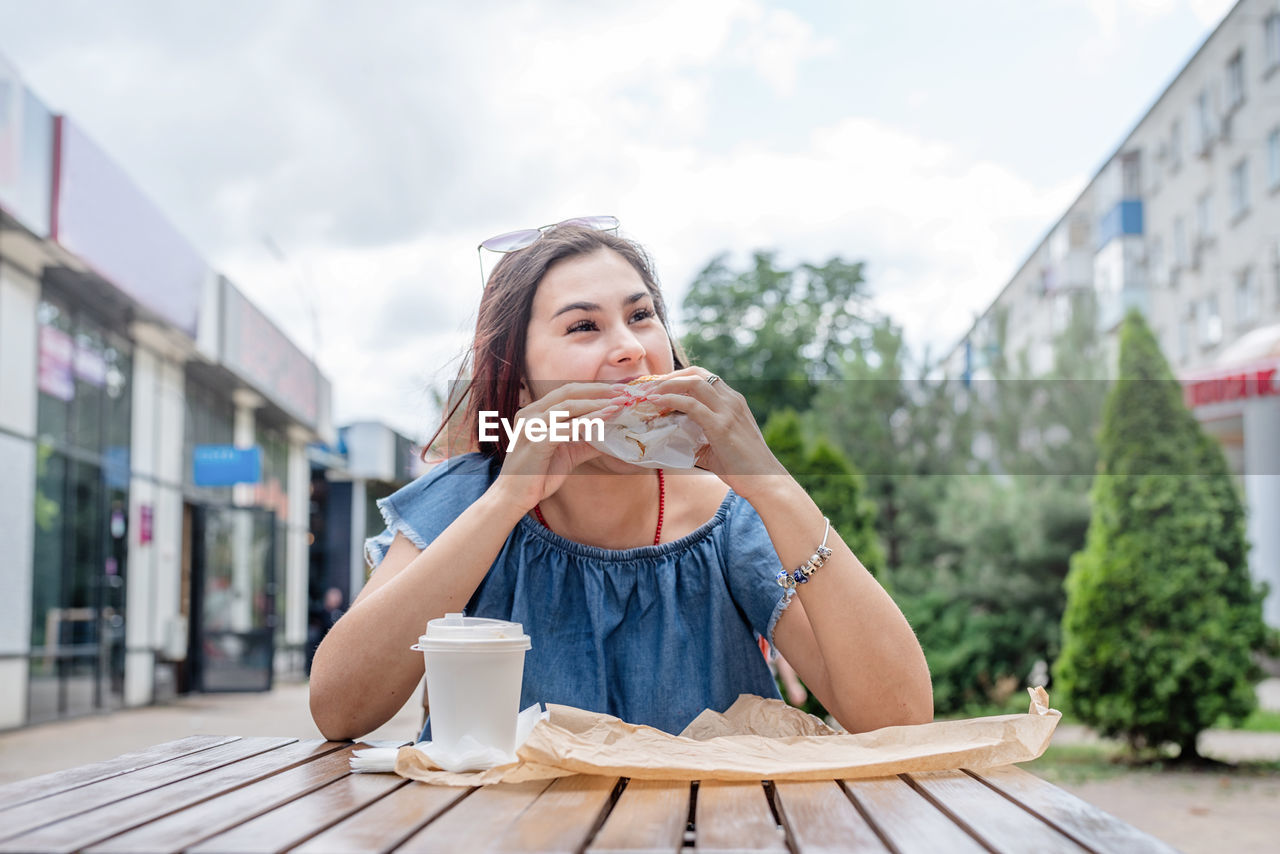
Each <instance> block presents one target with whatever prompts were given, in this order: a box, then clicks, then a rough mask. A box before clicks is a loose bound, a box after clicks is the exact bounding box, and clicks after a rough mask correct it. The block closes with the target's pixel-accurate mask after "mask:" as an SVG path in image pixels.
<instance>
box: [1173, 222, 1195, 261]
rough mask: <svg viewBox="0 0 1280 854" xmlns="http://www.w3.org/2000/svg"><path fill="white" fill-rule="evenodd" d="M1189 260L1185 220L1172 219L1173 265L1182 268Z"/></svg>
mask: <svg viewBox="0 0 1280 854" xmlns="http://www.w3.org/2000/svg"><path fill="white" fill-rule="evenodd" d="M1190 260H1191V256H1190V253H1188V252H1187V220H1186V219H1185V218H1184V217H1180V216H1176V217H1174V218H1173V264H1174V266H1175V267H1178V268H1182V267H1185V266H1187V262H1188V261H1190Z"/></svg>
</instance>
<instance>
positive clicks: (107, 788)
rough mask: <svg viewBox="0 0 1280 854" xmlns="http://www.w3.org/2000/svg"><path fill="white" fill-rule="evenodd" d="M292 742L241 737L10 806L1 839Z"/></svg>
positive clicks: (0, 819) (0, 816) (1, 815)
mask: <svg viewBox="0 0 1280 854" xmlns="http://www.w3.org/2000/svg"><path fill="white" fill-rule="evenodd" d="M295 741H297V739H295V738H240V739H236V740H235V741H232V742H229V743H227V744H223V745H219V746H218V747H211V748H209V749H208V750H201V751H199V752H198V753H191V754H187V755H186V756H180V757H178V758H176V759H171V760H169V761H168V762H161V763H159V764H156V765H150V766H147V767H146V768H140V769H139V770H137V771H131V772H129V773H127V774H120V775H117V776H115V777H109V778H107V779H106V780H99V781H98V782H96V783H90V784H89V785H87V786H81V787H79V788H77V789H70V790H68V791H65V792H59V793H58V794H56V795H50V796H49V797H47V798H43V799H41V801H40V802H39V804H38V805H30V804H28V805H25V806H21V807H10V808H9V809H7V810H4V811H3V812H0V839H6V840H7V839H11V838H12V837H14V836H17V835H19V834H22V833H26V832H27V831H29V830H33V829H35V828H37V827H40V826H42V825H45V824H49V823H51V822H54V821H62V820H64V819H67V818H70V817H71V816H73V815H78V814H80V813H82V812H88V811H89V810H91V809H94V808H95V807H100V806H102V805H103V804H110V803H114V802H116V801H119V800H123V799H124V798H127V797H130V796H132V795H136V794H139V793H141V792H145V791H148V790H150V789H155V788H158V787H160V786H164V785H167V784H168V783H174V782H177V781H178V780H182V779H185V778H187V777H193V776H195V775H196V774H200V773H202V772H204V771H208V770H210V769H211V768H218V767H221V766H223V765H227V764H229V763H231V762H235V761H237V760H240V759H246V758H248V757H250V756H254V755H257V754H259V753H265V752H266V751H268V750H273V749H275V748H277V747H280V746H282V745H285V744H291V743H293V742H295Z"/></svg>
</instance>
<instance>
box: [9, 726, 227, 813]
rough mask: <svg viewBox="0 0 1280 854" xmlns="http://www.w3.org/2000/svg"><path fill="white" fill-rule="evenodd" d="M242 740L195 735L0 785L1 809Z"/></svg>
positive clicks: (223, 736) (220, 736) (219, 736)
mask: <svg viewBox="0 0 1280 854" xmlns="http://www.w3.org/2000/svg"><path fill="white" fill-rule="evenodd" d="M238 738H239V736H235V735H192V736H188V737H187V738H180V739H178V740H176V741H166V742H165V743H164V744H157V745H156V746H155V747H148V748H147V749H145V750H138V751H135V752H134V753H125V754H123V755H121V756H116V757H114V758H112V759H106V760H103V761H102V762H94V763H92V764H89V765H81V766H79V767H76V768H67V769H66V770H63V771H53V772H51V773H49V774H44V775H42V776H40V777H32V778H31V779H30V780H17V781H15V782H13V783H5V784H4V785H3V786H0V810H6V809H8V808H9V807H16V806H19V805H21V804H26V803H30V802H31V801H35V800H39V799H40V798H46V797H48V796H49V795H56V794H58V793H59V792H65V791H67V790H68V789H78V788H79V787H81V786H87V785H88V784H90V783H96V782H98V781H99V780H105V779H107V778H108V777H117V776H119V775H121V774H127V773H129V772H130V771H137V770H138V769H139V768H146V767H147V766H149V765H158V764H159V763H161V762H168V761H169V760H171V759H175V758H177V757H179V756H186V755H187V754H189V753H196V752H198V751H201V750H208V749H209V748H211V747H217V746H218V745H221V744H228V743H230V742H232V741H236V740H237V739H238Z"/></svg>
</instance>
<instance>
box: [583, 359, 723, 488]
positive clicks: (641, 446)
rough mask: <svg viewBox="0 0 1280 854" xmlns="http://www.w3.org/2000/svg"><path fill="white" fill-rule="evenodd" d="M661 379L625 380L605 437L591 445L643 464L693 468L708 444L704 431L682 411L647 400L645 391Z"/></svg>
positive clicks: (623, 459)
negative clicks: (619, 406) (664, 407)
mask: <svg viewBox="0 0 1280 854" xmlns="http://www.w3.org/2000/svg"><path fill="white" fill-rule="evenodd" d="M661 379H662V377H659V376H647V377H637V378H636V379H634V380H632V381H631V382H630V383H628V384H627V386H626V388H625V390H624V391H623V394H624V396H625V397H626V398H627V400H626V402H624V403H623V404H622V409H621V411H619V412H618V414H617V415H615V416H613V417H612V418H610V419H609V420H608V421H606V422H604V437H603V438H602V439H600V440H598V441H593V442H591V445H592V447H594V448H596V449H597V450H600V451H603V452H604V453H606V454H608V455H609V456H611V457H616V458H618V459H620V460H622V461H623V462H627V463H633V464H634V465H638V466H644V467H645V468H672V469H690V468H693V466H694V464H695V463H696V462H697V460H698V453H699V452H700V451H701V450H702V449H703V447H704V446H705V445H706V444H707V437H706V434H704V433H703V432H702V428H701V427H699V426H698V425H697V424H696V423H695V422H694V421H693V419H691V418H690V417H689V416H688V415H685V414H684V413H683V412H676V411H674V410H671V409H663V408H661V407H659V406H658V405H657V404H655V403H653V401H651V400H649V398H648V396H647V395H648V392H649V391H650V390H652V388H653V386H654V385H655V384H656V383H657V382H658V381H659V380H661Z"/></svg>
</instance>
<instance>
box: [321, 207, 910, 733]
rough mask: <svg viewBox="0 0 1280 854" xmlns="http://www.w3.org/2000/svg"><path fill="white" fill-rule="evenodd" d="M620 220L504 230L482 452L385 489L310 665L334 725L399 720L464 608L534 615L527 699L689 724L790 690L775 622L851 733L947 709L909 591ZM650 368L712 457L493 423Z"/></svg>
mask: <svg viewBox="0 0 1280 854" xmlns="http://www.w3.org/2000/svg"><path fill="white" fill-rule="evenodd" d="M601 219H602V218H590V219H587V220H580V221H570V222H569V223H562V224H560V225H559V226H554V227H549V228H544V229H540V230H538V231H533V230H530V231H528V232H525V233H523V234H524V236H523V237H522V238H517V239H516V240H514V241H510V240H509V241H506V244H505V245H504V243H503V241H501V240H497V241H496V243H492V244H491V243H490V241H486V244H487V245H495V246H497V247H498V248H500V249H510V250H511V251H508V252H507V254H505V255H504V256H503V258H502V260H501V261H500V262H499V263H498V265H497V266H496V267H495V269H494V271H493V274H492V275H491V277H490V279H489V281H488V284H487V286H486V287H485V289H484V293H483V295H482V297H481V303H480V310H479V313H478V316H477V323H476V334H475V340H474V342H473V345H472V350H471V365H470V371H469V375H470V377H472V379H471V380H470V382H469V384H467V385H466V386H465V388H466V393H465V396H463V397H461V398H459V402H460V404H461V405H462V409H460V411H461V412H462V413H463V417H462V418H461V419H460V420H459V419H458V418H454V419H452V420H451V421H450V422H449V423H450V425H451V426H449V427H448V430H449V431H450V433H452V436H451V437H450V438H452V439H453V440H455V441H454V444H457V443H458V442H457V440H459V439H461V440H462V443H463V444H464V445H465V446H467V447H469V448H470V449H471V452H470V453H464V454H456V455H454V456H452V457H451V458H450V459H449V460H447V461H446V462H444V463H442V464H440V465H438V466H436V467H435V468H434V469H433V470H432V471H431V472H429V473H428V474H426V475H424V476H423V477H421V478H419V479H418V480H417V481H415V482H414V483H412V484H410V485H408V486H406V487H404V488H403V489H401V490H400V491H399V492H397V493H395V494H394V495H392V496H391V497H390V498H388V499H386V500H384V501H382V502H380V503H379V506H380V507H381V509H382V512H383V515H384V517H385V518H386V521H387V530H386V531H385V532H384V533H383V534H382V535H381V536H379V537H375V538H373V539H372V540H370V541H369V543H368V544H367V551H368V555H369V558H370V562H371V563H372V564H373V565H374V566H375V569H376V571H375V572H374V573H373V575H372V577H371V578H370V580H369V582H368V584H366V585H365V587H364V589H363V590H362V591H361V592H360V595H359V596H358V597H357V598H356V600H355V602H354V603H353V604H352V606H351V608H350V610H349V611H348V612H347V614H346V615H345V616H343V618H342V619H341V620H339V621H338V623H337V624H336V625H335V626H334V627H333V629H332V630H331V631H330V632H329V633H328V635H327V636H326V637H325V639H324V641H323V643H322V644H321V645H320V648H319V650H318V651H317V653H316V657H315V661H314V664H313V665H312V670H311V713H312V716H313V717H314V719H315V722H316V725H317V726H318V727H319V729H320V731H321V732H322V733H323V734H324V735H325V736H326V737H327V738H331V739H349V738H358V737H360V736H362V735H364V734H366V733H368V732H370V731H371V730H374V729H376V728H377V727H379V726H381V725H382V724H383V723H385V722H386V721H387V720H389V719H390V718H391V716H392V715H394V714H395V713H396V712H397V711H398V710H399V709H400V708H401V706H403V705H404V703H405V702H406V701H407V700H408V698H409V696H410V695H411V694H412V693H413V691H414V689H415V688H416V686H417V685H418V683H419V681H420V680H421V678H422V672H423V668H422V664H423V662H422V656H421V655H420V654H418V653H414V652H412V651H410V649H409V647H410V645H411V644H413V643H414V642H415V641H416V640H417V638H418V636H419V635H420V634H421V633H422V632H423V630H424V628H425V627H426V624H427V621H428V620H431V619H435V618H436V617H440V616H443V615H444V614H445V613H448V612H457V611H462V610H464V609H465V611H466V612H467V614H468V615H471V616H478V617H493V618H498V619H507V620H514V621H517V622H520V623H522V624H523V625H524V630H525V632H526V633H527V634H528V635H529V636H530V638H531V640H532V644H533V648H532V649H531V650H530V651H529V652H528V654H527V655H526V659H525V671H524V683H523V691H522V697H521V707H522V708H523V707H525V706H527V705H530V704H532V703H535V702H543V703H546V702H554V703H562V704H566V705H572V706H577V707H579V708H585V709H591V710H595V711H600V712H606V713H609V714H613V715H616V716H618V717H620V718H622V719H624V720H627V721H629V722H632V723H640V724H649V725H652V726H656V727H658V728H661V729H664V730H667V731H669V732H679V731H680V730H681V729H683V728H684V726H685V725H686V724H688V723H689V721H690V720H692V719H693V718H694V717H695V716H696V715H697V714H698V713H699V712H701V711H702V710H703V709H705V708H714V709H716V710H719V711H723V710H724V709H725V708H727V707H728V706H729V705H730V704H731V703H732V702H733V701H734V700H735V699H736V698H737V696H738V695H739V694H742V693H754V694H759V695H762V696H766V697H777V696H778V693H777V688H776V685H775V683H774V681H773V679H772V677H771V675H770V672H769V668H768V666H767V664H766V662H765V661H764V659H763V657H762V656H761V654H760V650H759V647H758V645H757V637H758V636H759V637H763V638H765V639H766V640H768V641H769V642H770V644H772V645H774V646H775V647H776V648H777V649H778V650H779V652H781V653H782V654H783V655H784V656H785V657H786V659H787V660H788V661H789V662H790V663H791V665H792V666H793V667H794V668H795V670H796V671H797V672H798V673H799V675H800V678H801V679H803V680H804V683H805V684H806V685H807V686H808V687H809V689H810V690H811V691H812V692H813V693H814V694H815V695H816V696H817V698H818V699H819V700H820V701H821V702H822V704H823V705H824V706H825V707H826V708H827V709H828V710H829V711H830V712H831V713H832V715H833V716H834V717H835V719H836V720H837V721H838V722H839V723H840V724H842V725H843V726H844V727H846V728H847V729H849V730H850V731H855V732H856V731H864V730H870V729H876V728H879V727H883V726H889V725H893V724H912V723H922V722H926V721H929V720H931V719H932V717H933V696H932V690H931V686H930V681H929V673H928V669H927V667H926V665H925V660H924V655H923V654H922V652H921V650H920V646H919V644H918V643H917V642H916V639H915V635H914V634H913V633H912V631H911V628H910V626H908V625H907V622H906V620H905V619H904V618H903V616H902V613H901V611H899V610H898V608H897V606H896V605H895V604H894V602H893V600H892V599H890V598H889V596H888V595H887V594H886V593H885V591H884V590H883V589H882V588H881V587H880V585H879V584H878V583H877V582H876V581H875V579H874V578H872V576H871V575H870V574H869V573H868V572H867V570H866V569H865V568H864V567H863V566H862V564H861V563H859V561H858V559H857V557H856V556H855V555H854V554H853V553H852V552H851V551H850V550H849V549H848V547H847V546H846V545H845V544H844V543H843V542H842V541H841V539H840V535H839V532H838V531H835V530H831V529H829V526H828V525H827V523H826V520H825V519H824V517H823V513H822V511H821V510H820V509H819V508H818V507H817V506H816V505H815V504H814V503H813V501H812V500H811V499H810V498H809V496H808V495H807V494H806V493H805V491H804V490H803V489H802V488H801V487H800V485H799V484H798V483H796V481H795V480H794V479H793V478H792V477H791V476H790V475H789V474H788V473H787V471H786V470H785V469H784V468H783V467H782V465H781V464H779V463H778V461H777V459H776V458H774V456H773V454H772V453H771V452H770V451H769V449H768V447H767V446H766V445H765V443H764V439H763V437H762V436H761V434H760V431H759V429H758V428H757V426H756V424H755V421H754V419H753V418H752V416H751V412H750V410H749V408H748V406H747V404H746V401H745V400H744V399H743V397H742V396H741V395H740V394H738V393H737V392H736V391H734V390H733V389H732V388H731V387H730V383H729V382H728V381H726V380H722V379H720V378H719V377H716V376H714V375H712V374H710V373H709V372H707V371H706V370H703V369H702V368H699V367H696V366H693V365H690V364H688V362H687V360H686V359H685V358H683V354H682V353H681V350H680V348H679V346H678V345H677V344H676V343H675V341H674V339H673V338H672V336H671V333H670V329H669V327H668V323H667V316H666V309H665V306H664V304H663V301H662V295H661V292H660V291H659V289H658V285H657V282H656V280H655V277H654V274H653V271H652V267H651V265H650V263H649V261H648V258H647V257H646V256H645V254H644V253H643V251H642V250H641V249H640V248H639V247H638V246H637V245H635V244H634V243H632V242H630V241H628V240H626V239H623V238H621V237H619V236H617V235H616V234H614V233H611V231H610V230H602V228H601V226H602V225H603V226H605V227H608V226H610V225H611V226H613V227H616V220H611V218H609V220H606V221H604V222H602V221H601ZM513 234H515V233H513ZM528 241H532V242H528ZM525 242H528V245H527V246H526V245H522V244H523V243H525ZM516 244H519V245H516ZM513 246H514V248H513ZM466 370H467V369H465V368H464V372H465V371H466ZM646 375H660V376H662V377H663V379H662V380H661V381H660V382H658V383H657V384H656V385H655V386H654V387H653V388H652V389H651V390H650V391H648V392H647V394H648V397H649V399H650V400H651V401H653V402H654V403H655V404H657V405H659V406H661V407H663V408H666V409H672V410H676V411H679V412H683V413H686V414H687V415H688V416H689V418H691V419H692V420H693V421H695V422H697V424H698V425H699V426H700V427H701V428H702V430H703V432H704V433H705V434H706V437H707V439H708V442H709V444H708V446H707V447H706V449H705V450H704V451H703V453H702V454H701V456H700V458H699V465H698V467H697V468H695V469H692V470H687V471H661V470H654V469H646V468H640V467H636V466H633V465H630V464H627V463H623V462H621V461H619V460H617V459H614V458H612V457H609V456H606V455H604V454H602V453H601V452H600V451H597V450H595V449H594V448H592V447H591V446H589V445H587V444H585V443H582V442H553V441H531V440H529V439H528V438H527V437H526V436H524V435H522V436H519V437H517V439H516V440H515V442H514V444H513V445H512V447H511V449H510V451H509V452H508V450H507V436H506V435H505V434H502V435H501V436H500V440H499V441H497V442H481V441H480V440H479V438H478V436H479V433H478V430H477V425H478V420H479V413H481V412H496V413H497V414H498V416H499V417H502V418H506V419H508V421H509V422H511V423H515V419H516V418H517V417H519V418H524V419H526V421H529V420H534V421H547V422H549V421H550V420H551V417H552V416H551V413H552V412H553V411H555V412H564V413H567V414H568V417H571V418H578V417H600V418H608V417H610V416H611V415H613V414H614V413H616V412H617V411H618V407H619V405H620V403H621V402H622V398H621V397H620V396H619V395H620V390H621V388H622V385H621V384H623V383H626V382H628V381H630V380H632V379H635V378H637V377H641V376H646ZM561 417H563V416H561ZM442 429H444V428H442ZM499 432H500V433H501V431H499ZM824 542H825V545H826V548H824V549H821V550H820V549H819V545H820V544H822V543H824ZM828 550H829V556H827V551H828ZM815 558H817V559H816V560H815ZM806 565H807V566H809V567H810V569H809V571H808V572H807V573H806V572H805V571H804V567H805V566H806ZM815 566H816V568H814V567H815ZM797 568H799V569H800V570H801V571H800V576H799V577H803V578H805V581H804V582H803V583H799V584H797V583H796V572H795V570H796V569H797ZM782 573H785V574H782Z"/></svg>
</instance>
